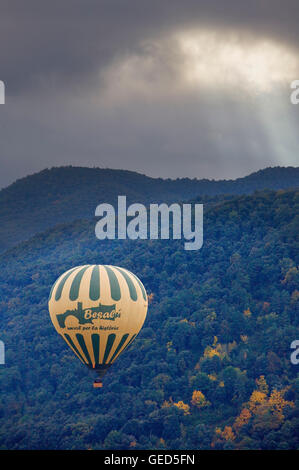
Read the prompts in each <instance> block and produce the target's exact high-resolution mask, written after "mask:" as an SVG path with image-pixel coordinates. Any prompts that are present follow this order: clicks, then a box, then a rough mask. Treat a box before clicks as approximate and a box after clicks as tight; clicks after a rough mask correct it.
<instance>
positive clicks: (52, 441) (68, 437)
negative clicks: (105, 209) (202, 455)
mask: <svg viewBox="0 0 299 470" xmlns="http://www.w3.org/2000/svg"><path fill="white" fill-rule="evenodd" d="M53 171H54V170H53ZM55 171H56V170H55ZM139 176H140V175H139ZM16 184H19V183H16ZM22 184H25V181H24V182H23V183H22ZM78 186H79V183H78ZM10 191H12V189H10ZM78 191H79V188H78ZM117 191H119V187H118V188H117ZM223 192H230V193H232V188H228V189H225V191H223ZM46 193H47V189H45V194H46ZM5 194H6V195H4V196H3V194H2V197H4V199H5V197H7V198H8V197H9V196H8V195H7V193H5ZM118 194H121V193H120V192H118ZM198 194H200V192H199V193H198ZM195 196H196V195H194V197H195ZM16 197H17V196H16ZM28 197H29V195H28ZM44 197H46V195H45V196H44ZM55 197H56V200H57V201H58V202H57V204H58V206H59V204H60V202H59V201H60V197H61V198H62V199H63V201H64V202H63V204H62V205H61V207H64V205H65V204H67V200H66V199H65V197H66V196H63V195H60V194H57V195H56V196H55ZM72 197H74V196H73V195H72ZM95 199H96V198H94V199H93V204H94V201H95ZM107 199H108V198H107ZM7 200H8V199H7ZM41 200H42V199H41ZM197 200H201V199H200V198H198V199H197ZM54 202H55V201H53V205H54ZM23 203H24V204H25V201H24V202H23ZM36 204H38V202H36ZM70 204H71V201H70ZM26 207H27V209H28V204H27V206H26ZM51 207H52V206H51V204H48V205H47V206H45V213H46V211H48V214H49V217H51ZM298 209H299V193H298V191H295V190H280V191H277V192H274V191H263V192H255V193H254V194H252V195H241V196H232V197H231V198H230V199H229V200H228V199H227V198H226V200H221V198H220V199H219V200H218V202H217V203H215V204H212V205H210V206H209V205H208V207H205V211H204V245H203V248H202V249H201V250H199V251H198V252H188V251H185V250H184V249H183V246H182V242H181V241H180V240H176V241H166V240H162V241H150V240H143V241H141V240H138V241H130V240H122V241H117V240H115V241H107V240H106V241H99V240H97V239H96V238H95V235H94V225H95V221H94V220H77V221H74V222H70V223H68V222H67V223H65V224H61V225H59V226H56V227H55V228H49V229H48V231H46V232H43V233H41V234H38V235H36V236H35V237H33V238H32V239H31V240H29V241H26V242H23V243H21V244H20V245H18V246H17V247H14V248H12V249H11V250H10V251H7V252H6V253H4V254H2V256H1V257H0V268H1V269H0V286H1V290H0V335H1V337H0V339H2V340H3V341H4V342H5V345H6V365H5V366H1V367H0V389H1V395H0V447H1V448H3V449H7V448H9V449H211V448H213V449H294V448H298V424H299V415H298V403H299V379H298V366H295V365H292V364H291V361H290V354H291V350H290V344H291V342H292V341H293V340H294V339H298V338H299V316H298V300H299V286H298V280H299V279H298V277H299V274H298V269H297V266H298V255H299V249H298V248H299V246H298V229H299V227H298V224H299V215H298V214H299V210H298ZM4 210H5V209H3V211H4ZM81 215H82V214H80V216H81ZM2 217H4V215H3V214H2ZM20 230H22V227H20ZM87 263H90V264H93V263H99V264H116V265H119V266H123V267H125V268H127V269H129V270H131V271H133V272H134V273H136V274H137V275H138V276H139V277H140V279H141V280H142V281H143V283H144V285H145V287H146V289H147V291H148V294H149V297H150V305H149V312H148V316H147V319H146V322H145V325H144V327H143V329H142V331H141V333H140V334H139V335H138V337H137V339H136V340H135V342H134V343H133V344H132V346H131V347H130V348H129V349H128V350H127V351H126V352H125V353H124V354H123V355H122V356H121V357H120V358H119V359H118V361H117V362H116V363H115V365H113V367H112V368H111V369H110V370H109V371H108V373H107V375H106V376H105V378H104V387H103V389H101V390H94V389H93V388H92V381H93V379H94V375H93V373H92V372H91V371H88V370H87V369H86V368H85V367H84V366H83V365H82V364H81V363H80V362H79V361H78V359H77V358H76V357H74V355H73V353H72V352H71V351H70V350H69V349H68V348H67V346H66V344H65V343H64V341H63V340H62V339H61V338H60V337H59V336H58V335H57V333H56V332H55V330H54V328H53V326H52V324H51V322H50V318H49V314H48V310H47V299H48V294H49V290H50V287H51V285H52V283H53V282H54V281H55V279H56V278H57V277H58V275H60V274H61V273H62V272H63V271H65V270H67V269H69V268H70V267H72V266H75V265H80V264H87Z"/></svg>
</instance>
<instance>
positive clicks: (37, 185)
mask: <svg viewBox="0 0 299 470" xmlns="http://www.w3.org/2000/svg"><path fill="white" fill-rule="evenodd" d="M298 182H299V167H273V168H271V167H270V168H266V169H263V170H259V171H257V172H255V173H251V174H250V175H248V176H246V177H243V178H237V179H236V180H218V181H216V180H208V179H201V180H199V179H193V180H192V179H190V178H178V179H176V180H172V179H162V178H152V177H148V176H146V175H142V174H140V173H136V172H132V171H129V170H113V169H101V168H87V167H73V166H68V167H53V168H52V169H45V170H43V171H41V172H39V173H35V174H33V175H30V176H27V177H24V178H21V179H19V180H17V181H16V182H15V183H13V184H11V185H10V186H8V187H7V188H4V189H2V190H1V191H0V251H1V252H3V251H5V250H6V249H8V248H10V247H12V246H14V245H15V244H17V243H19V242H21V241H23V240H26V239H29V238H31V236H32V235H34V234H35V233H39V232H43V231H44V230H46V229H47V228H50V227H53V226H55V225H57V224H58V223H63V222H65V221H72V220H77V219H80V218H92V217H94V211H95V208H96V206H97V205H98V204H99V203H101V202H109V203H111V204H116V201H117V196H118V195H126V196H127V200H128V203H131V202H141V203H150V202H166V203H171V202H180V201H186V200H191V199H195V198H197V197H202V196H210V197H212V196H217V195H218V196H219V195H222V194H232V195H238V194H250V193H252V192H254V191H256V190H264V189H270V190H278V189H289V188H296V187H298Z"/></svg>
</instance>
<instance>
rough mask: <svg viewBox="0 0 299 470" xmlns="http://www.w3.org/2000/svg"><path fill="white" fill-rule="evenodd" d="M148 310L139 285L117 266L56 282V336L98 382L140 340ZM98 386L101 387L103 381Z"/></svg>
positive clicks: (91, 268) (83, 269)
mask: <svg viewBox="0 0 299 470" xmlns="http://www.w3.org/2000/svg"><path fill="white" fill-rule="evenodd" d="M147 307H148V300H147V294H146V291H145V288H144V286H143V284H142V283H141V281H140V280H139V279H138V278H137V277H136V276H135V275H134V274H133V273H131V272H130V271H128V270H126V269H124V268H119V267H116V266H106V265H85V266H77V267H75V268H72V269H70V270H69V271H67V272H66V273H64V274H62V275H61V276H60V277H59V278H58V279H57V281H56V282H55V283H54V285H53V287H52V290H51V293H50V297H49V312H50V317H51V320H52V323H53V325H54V327H55V329H56V331H57V332H58V333H59V334H60V335H61V336H62V337H63V339H64V340H65V341H66V343H67V344H68V346H69V347H70V348H71V349H72V350H73V352H74V353H75V354H76V356H77V357H78V358H79V359H80V360H81V362H83V364H85V365H86V366H87V367H89V368H90V369H93V370H95V371H96V372H97V373H98V375H99V377H100V379H101V378H102V377H103V376H104V374H105V373H106V372H107V370H108V368H109V367H110V366H111V364H113V362H114V361H115V360H116V359H117V357H118V356H119V355H120V354H121V353H122V352H123V351H124V350H125V349H126V348H127V347H128V346H129V345H130V344H131V343H132V341H134V339H135V338H136V336H137V334H138V333H139V331H140V329H141V328H142V325H143V323H144V321H145V318H146V314H147ZM111 331H113V332H111ZM95 386H102V383H101V380H98V381H96V382H95Z"/></svg>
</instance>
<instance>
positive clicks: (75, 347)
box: [64, 333, 85, 363]
mask: <svg viewBox="0 0 299 470" xmlns="http://www.w3.org/2000/svg"><path fill="white" fill-rule="evenodd" d="M64 339H65V340H66V342H67V344H68V345H69V346H70V347H73V349H74V350H75V351H76V353H77V354H78V356H79V357H80V359H81V360H82V362H84V363H85V360H84V358H83V357H82V354H81V353H80V351H79V349H78V348H77V346H76V345H75V343H74V342H73V340H72V338H71V337H70V336H69V335H68V334H67V333H65V334H64Z"/></svg>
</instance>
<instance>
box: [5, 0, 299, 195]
mask: <svg viewBox="0 0 299 470" xmlns="http://www.w3.org/2000/svg"><path fill="white" fill-rule="evenodd" d="M298 19H299V3H298V1H297V0H289V1H285V2H283V4H282V2H281V1H278V0H270V1H267V0H264V1H263V0H259V1H258V0H252V1H251V2H240V0H231V1H227V0H226V1H223V0H218V1H215V0H214V1H213V0H210V1H201V0H196V1H195V0H193V1H192V0H184V1H182V0H167V1H166V0H159V1H156V0H150V1H147V0H105V1H103V0H80V1H79V0H60V1H58V0H52V1H41V0H27V1H26V2H25V1H21V0H19V1H15V0H0V79H1V80H3V81H4V82H5V83H6V89H7V99H6V103H7V104H6V105H5V106H2V107H0V142H1V150H0V159H1V162H2V172H1V179H0V186H3V185H6V184H8V183H9V182H11V181H12V180H14V179H15V178H16V177H20V176H23V175H24V174H27V173H30V172H33V171H37V170H40V169H42V168H44V167H46V166H48V167H50V166H53V165H63V164H75V165H76V164H78V165H84V164H86V165H102V166H107V167H114V168H129V169H132V170H134V169H136V170H137V171H141V172H145V173H147V174H151V175H155V176H170V177H176V176H184V175H187V176H198V177H215V178H220V177H236V176H238V175H242V174H246V173H248V172H250V171H253V170H255V169H258V168H261V167H264V166H267V165H274V164H282V165H283V164H294V163H295V158H296V157H297V153H296V148H297V147H298V144H299V142H298V138H297V134H296V130H295V129H296V128H297V126H298V112H297V113H296V110H295V109H294V108H292V109H291V108H290V107H288V105H289V101H288V100H289V96H288V89H287V88H286V83H284V88H282V89H280V91H279V92H278V93H277V94H276V95H275V96H274V97H273V101H274V102H275V103H272V101H271V102H269V103H268V102H266V101H265V100H263V97H261V98H259V99H258V100H257V101H254V100H252V98H251V97H250V98H248V97H247V98H244V96H243V95H244V93H243V91H242V90H241V91H240V90H237V89H236V90H235V88H237V87H235V83H234V84H233V86H231V87H230V88H229V85H226V87H227V88H226V89H225V88H224V89H222V90H221V91H219V90H218V85H219V82H221V81H222V79H223V76H221V75H220V76H219V78H218V79H217V81H216V83H215V87H214V89H213V88H210V89H209V90H208V91H206V90H202V89H200V88H199V89H198V90H196V92H195V91H194V90H193V91H192V90H190V89H187V88H186V89H185V88H184V86H183V81H181V82H180V81H179V80H180V79H174V78H173V77H180V74H181V73H182V71H183V70H184V68H186V67H187V65H188V64H187V63H186V62H184V59H183V58H182V55H180V54H179V53H178V52H177V51H176V49H175V48H176V43H175V42H171V41H170V40H169V38H170V37H171V36H172V35H173V34H176V33H177V32H181V31H187V30H197V31H201V30H205V31H210V32H211V33H212V34H214V33H215V34H216V33H219V32H221V31H223V32H224V33H223V34H222V36H221V35H220V36H219V37H220V38H221V40H222V41H225V38H226V36H228V35H230V34H232V33H236V34H237V35H238V37H237V41H240V42H242V41H244V44H249V43H251V42H252V44H253V43H254V41H255V40H256V38H259V37H260V38H267V39H270V40H274V41H275V42H276V43H277V44H281V45H283V47H284V49H282V53H283V55H284V53H285V52H287V51H291V53H293V54H294V53H296V51H297V50H299V28H298ZM213 47H214V46H213ZM256 50H259V45H258V46H257V48H256V49H253V54H254V53H255V51H256ZM270 53H271V54H272V55H273V51H272V52H271V50H270ZM213 54H214V51H212V55H213ZM274 55H275V51H274ZM216 57H217V56H216ZM282 59H283V57H282ZM190 60H191V61H192V58H191V59H190ZM190 60H189V63H190ZM286 64H288V62H286ZM212 66H213V64H212ZM249 66H251V63H249ZM283 66H284V64H282V68H283ZM205 67H206V68H209V67H211V63H210V61H208V63H206V64H205ZM285 68H287V65H286V66H285ZM208 72H209V70H208ZM216 72H217V70H216ZM221 72H223V70H222V71H221V69H220V68H219V73H221ZM269 73H270V69H269ZM211 76H212V75H211ZM216 78H217V77H216ZM224 78H225V77H224ZM269 78H271V77H269ZM295 78H298V77H296V76H294V79H295ZM260 93H263V90H260ZM281 102H282V103H283V102H285V108H286V109H285V108H284V106H283V105H281ZM281 106H282V109H281ZM282 115H285V119H286V122H287V125H286V124H285V125H284V126H282V125H281V122H280V121H281V116H282ZM293 129H294V130H293ZM295 153H296V156H295Z"/></svg>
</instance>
